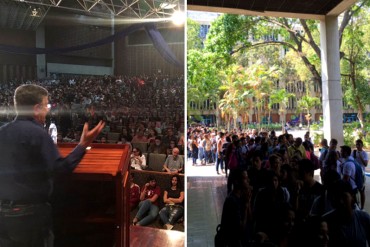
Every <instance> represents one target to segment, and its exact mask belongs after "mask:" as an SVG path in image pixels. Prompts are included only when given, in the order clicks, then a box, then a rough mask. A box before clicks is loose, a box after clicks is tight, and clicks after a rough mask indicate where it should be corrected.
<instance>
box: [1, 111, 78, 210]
mask: <svg viewBox="0 0 370 247" xmlns="http://www.w3.org/2000/svg"><path fill="white" fill-rule="evenodd" d="M84 154H85V148H83V147H82V146H80V145H77V147H76V148H75V149H74V150H73V151H72V152H71V153H70V154H69V155H68V156H67V157H65V158H62V157H61V156H60V154H59V151H58V149H57V147H56V146H55V144H54V143H53V141H52V139H51V138H50V136H49V135H48V133H47V132H46V131H45V130H44V129H43V127H42V125H41V124H39V123H37V122H36V121H35V120H34V119H33V118H32V117H21V116H19V117H17V118H16V119H15V120H14V121H12V122H10V123H8V124H6V125H4V126H2V127H1V128H0V200H10V201H15V202H22V203H42V202H47V201H48V199H49V195H50V194H51V192H52V189H53V184H52V183H53V180H52V178H53V174H54V172H57V171H58V172H71V171H73V169H74V168H75V167H76V166H77V164H78V163H79V162H80V160H81V159H82V157H83V156H84Z"/></svg>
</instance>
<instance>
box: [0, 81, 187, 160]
mask: <svg viewBox="0 0 370 247" xmlns="http://www.w3.org/2000/svg"><path fill="white" fill-rule="evenodd" d="M25 83H26V84H31V83H32V84H38V85H41V86H43V87H45V88H47V89H48V91H49V94H50V97H49V98H50V117H51V118H50V119H49V121H48V122H49V123H50V120H51V121H54V122H55V123H56V125H57V128H58V142H73V141H76V140H79V137H80V134H81V131H82V127H83V123H84V122H85V121H88V122H89V123H90V126H94V125H96V124H97V123H98V122H99V120H104V121H105V123H106V125H105V128H104V130H103V132H102V134H101V135H100V136H99V137H98V142H100V141H101V142H105V141H109V142H111V140H109V138H108V133H109V132H115V133H120V136H119V138H118V140H115V141H116V142H120V143H122V142H148V145H149V144H150V146H153V148H156V147H154V146H155V145H154V144H155V143H156V142H161V143H160V149H161V150H160V151H159V152H161V153H165V154H170V153H171V150H172V148H173V147H176V146H178V145H180V151H181V152H182V153H183V149H182V147H183V132H184V97H183V95H184V78H183V77H182V76H178V77H174V78H170V77H168V76H163V75H152V76H140V77H125V76H117V77H115V76H81V77H77V76H74V77H70V76H64V77H63V76H61V77H60V78H58V79H48V80H42V81H27V82H25ZM20 84H23V83H22V82H19V81H12V82H8V83H2V84H0V123H5V122H9V121H12V120H13V118H14V116H15V112H14V106H13V93H14V90H15V88H16V87H17V86H19V85H20ZM46 127H48V126H46ZM169 132H171V133H169ZM157 140H159V141H157ZM171 145H172V146H171ZM157 148H158V147H157ZM156 152H157V151H156Z"/></svg>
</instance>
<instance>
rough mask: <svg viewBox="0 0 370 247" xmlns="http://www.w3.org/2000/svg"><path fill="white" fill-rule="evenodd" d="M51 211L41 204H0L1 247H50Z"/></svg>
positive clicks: (51, 236)
mask: <svg viewBox="0 0 370 247" xmlns="http://www.w3.org/2000/svg"><path fill="white" fill-rule="evenodd" d="M51 213H52V210H51V206H50V204H48V203H43V204H29V205H17V204H14V205H13V204H3V203H1V204H0V246H1V247H52V246H53V242H54V236H53V233H52V216H51Z"/></svg>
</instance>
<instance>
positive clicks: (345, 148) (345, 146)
mask: <svg viewBox="0 0 370 247" xmlns="http://www.w3.org/2000/svg"><path fill="white" fill-rule="evenodd" d="M340 148H341V149H342V150H343V152H344V153H346V154H347V155H351V152H352V149H351V147H350V146H347V145H344V146H340Z"/></svg>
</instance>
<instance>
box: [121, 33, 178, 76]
mask: <svg viewBox="0 0 370 247" xmlns="http://www.w3.org/2000/svg"><path fill="white" fill-rule="evenodd" d="M158 29H159V31H160V32H161V34H162V36H163V38H164V39H165V40H166V42H167V43H168V45H169V47H170V48H171V50H172V52H173V53H174V54H175V56H176V57H177V59H178V60H179V61H181V62H182V63H184V52H185V50H184V49H185V47H184V28H183V27H177V28H175V27H167V28H158ZM115 57H116V62H115V65H116V67H115V74H119V75H129V76H134V75H141V74H146V75H151V74H154V73H158V70H161V74H166V75H170V76H176V75H183V74H184V67H176V66H174V65H172V64H170V63H168V62H167V61H165V60H164V59H163V57H162V56H161V55H160V54H159V52H158V51H157V50H156V49H155V48H154V46H153V44H152V41H151V40H150V38H149V37H148V35H147V34H146V32H145V31H144V30H140V31H137V32H135V33H133V34H131V35H129V36H128V37H126V38H125V39H123V40H119V41H117V42H116V43H115Z"/></svg>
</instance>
